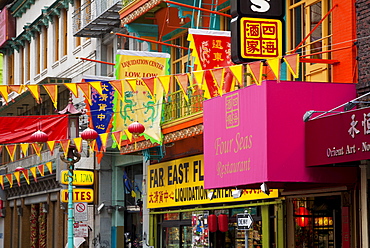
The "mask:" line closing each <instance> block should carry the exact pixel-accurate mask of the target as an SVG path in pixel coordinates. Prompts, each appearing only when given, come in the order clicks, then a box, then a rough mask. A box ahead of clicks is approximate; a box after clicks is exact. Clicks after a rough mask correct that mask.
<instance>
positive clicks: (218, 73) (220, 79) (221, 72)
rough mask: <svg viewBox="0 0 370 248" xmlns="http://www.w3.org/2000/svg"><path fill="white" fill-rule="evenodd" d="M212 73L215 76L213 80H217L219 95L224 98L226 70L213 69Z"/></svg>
mask: <svg viewBox="0 0 370 248" xmlns="http://www.w3.org/2000/svg"><path fill="white" fill-rule="evenodd" d="M210 71H211V74H212V76H213V79H214V80H215V82H216V86H217V88H218V92H219V94H220V95H221V96H222V85H223V83H224V82H223V81H224V80H223V79H224V71H225V69H224V68H216V69H212V70H210Z"/></svg>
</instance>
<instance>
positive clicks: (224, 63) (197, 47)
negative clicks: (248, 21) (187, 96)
mask: <svg viewBox="0 0 370 248" xmlns="http://www.w3.org/2000/svg"><path fill="white" fill-rule="evenodd" d="M230 35H231V34H230V32H229V31H216V30H199V29H189V37H188V40H189V41H190V48H191V49H192V56H193V57H194V58H195V61H194V64H195V66H196V67H195V71H200V70H204V75H203V74H202V79H200V80H197V81H200V82H198V85H202V89H203V90H205V97H206V98H211V97H215V96H218V95H222V94H223V93H225V92H229V91H230V89H231V88H232V87H231V86H232V85H231V84H232V81H233V80H232V79H233V76H232V73H231V71H230V70H229V69H228V67H229V66H231V65H234V63H233V62H232V60H231V40H230ZM216 68H219V69H220V70H212V69H216ZM221 68H225V70H224V71H222V70H221ZM196 79H197V78H196Z"/></svg>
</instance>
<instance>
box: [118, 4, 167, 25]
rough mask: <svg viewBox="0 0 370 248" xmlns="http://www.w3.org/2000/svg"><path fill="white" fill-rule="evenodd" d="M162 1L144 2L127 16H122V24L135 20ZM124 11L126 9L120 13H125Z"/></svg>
mask: <svg viewBox="0 0 370 248" xmlns="http://www.w3.org/2000/svg"><path fill="white" fill-rule="evenodd" d="M160 2H161V1H160V0H151V1H149V2H147V3H145V4H143V5H142V6H140V7H139V8H137V9H136V10H134V11H132V12H131V13H129V14H128V15H127V16H126V17H124V18H122V20H121V25H125V24H129V23H130V22H132V21H133V20H135V19H136V18H138V17H139V16H141V15H142V14H144V13H145V12H147V11H148V10H150V9H152V8H153V7H154V6H156V5H158V4H159V3H160ZM129 6H131V4H130V5H128V6H127V7H129ZM126 9H127V8H126ZM123 12H125V11H120V13H123Z"/></svg>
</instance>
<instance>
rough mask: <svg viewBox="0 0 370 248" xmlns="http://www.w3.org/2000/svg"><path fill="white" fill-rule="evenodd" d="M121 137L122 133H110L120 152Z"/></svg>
mask: <svg viewBox="0 0 370 248" xmlns="http://www.w3.org/2000/svg"><path fill="white" fill-rule="evenodd" d="M121 135H122V131H116V132H113V133H112V138H113V139H114V141H115V142H116V143H117V147H118V150H121Z"/></svg>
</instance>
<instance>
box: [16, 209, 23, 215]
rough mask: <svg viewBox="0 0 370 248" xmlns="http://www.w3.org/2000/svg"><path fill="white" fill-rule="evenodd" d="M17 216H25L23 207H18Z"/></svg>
mask: <svg viewBox="0 0 370 248" xmlns="http://www.w3.org/2000/svg"><path fill="white" fill-rule="evenodd" d="M17 214H18V216H22V215H23V208H22V207H17Z"/></svg>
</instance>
